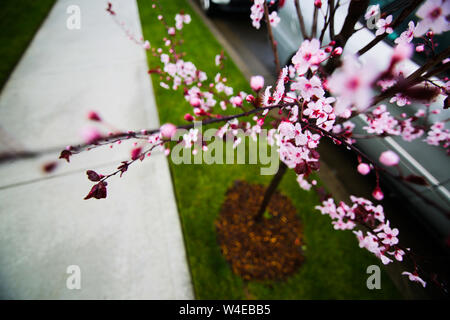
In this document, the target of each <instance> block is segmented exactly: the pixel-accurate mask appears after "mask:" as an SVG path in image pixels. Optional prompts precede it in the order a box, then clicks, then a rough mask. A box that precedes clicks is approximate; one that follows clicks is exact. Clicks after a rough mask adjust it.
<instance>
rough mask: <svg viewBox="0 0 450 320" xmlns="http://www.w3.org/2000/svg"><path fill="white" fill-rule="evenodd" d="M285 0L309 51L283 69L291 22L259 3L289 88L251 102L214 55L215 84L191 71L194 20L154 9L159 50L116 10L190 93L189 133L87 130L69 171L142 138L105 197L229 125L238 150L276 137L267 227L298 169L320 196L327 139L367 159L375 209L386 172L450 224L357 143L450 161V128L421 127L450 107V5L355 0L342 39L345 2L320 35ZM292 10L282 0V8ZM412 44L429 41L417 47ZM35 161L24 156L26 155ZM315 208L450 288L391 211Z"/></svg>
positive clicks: (167, 80) (326, 14)
mask: <svg viewBox="0 0 450 320" xmlns="http://www.w3.org/2000/svg"><path fill="white" fill-rule="evenodd" d="M286 1H294V3H295V8H296V13H297V17H298V20H299V26H300V30H299V36H300V37H301V38H302V39H303V42H302V43H301V45H300V47H299V48H298V51H297V52H296V54H295V55H294V56H293V57H292V59H291V64H289V65H287V66H284V67H281V66H280V61H279V58H278V55H277V43H276V41H275V40H274V37H273V33H272V28H276V27H277V25H278V23H279V22H280V17H279V16H278V14H277V11H272V12H270V7H271V5H273V4H274V1H265V0H254V3H253V6H252V7H251V12H250V18H251V23H252V25H253V26H254V27H255V28H257V29H259V28H260V26H261V23H263V22H265V23H266V25H267V32H268V37H269V39H270V43H271V46H272V50H273V52H274V61H275V65H276V68H277V72H278V79H277V81H276V83H274V84H266V83H265V81H264V78H263V77H261V76H258V75H255V76H253V77H252V78H251V80H250V86H251V89H252V92H250V93H245V92H236V90H235V89H234V88H232V87H229V86H228V85H227V82H226V77H224V76H223V75H222V74H221V72H222V71H221V70H222V69H223V59H224V54H223V52H222V53H218V55H217V56H216V57H215V64H216V66H217V69H218V73H217V74H216V75H207V74H206V73H205V72H204V71H202V70H201V69H199V68H198V67H197V66H196V65H194V64H193V63H192V62H190V61H189V57H185V56H183V55H182V54H181V50H180V48H179V46H180V45H181V44H180V43H181V42H180V40H181V36H182V35H181V30H183V29H184V27H185V26H186V25H188V24H189V23H190V22H191V18H190V16H189V15H187V14H185V13H184V12H183V11H180V13H179V14H177V15H176V16H175V17H165V16H163V15H162V12H163V10H162V8H161V5H160V3H159V1H153V5H152V6H153V8H154V10H159V12H160V15H159V16H158V19H159V20H160V22H161V23H162V24H163V25H164V26H165V28H166V31H167V36H166V37H165V39H164V42H165V47H164V48H152V47H151V45H150V42H149V41H146V40H144V39H139V37H136V36H134V35H133V34H131V33H130V32H129V31H128V30H127V29H126V26H125V25H124V24H123V23H122V22H121V21H120V18H119V13H117V12H115V11H114V10H113V8H112V6H111V4H108V7H107V12H108V13H109V14H110V15H111V17H112V18H113V19H114V20H115V21H116V22H117V23H118V25H119V26H121V28H123V30H124V32H126V34H127V35H128V36H129V37H130V39H131V40H132V41H134V42H135V43H137V44H138V45H140V46H142V47H143V48H144V49H145V50H148V51H149V52H150V53H151V54H153V55H154V56H156V57H158V58H159V61H160V63H159V65H154V66H150V70H149V73H150V74H158V75H160V76H161V78H162V79H163V80H162V81H161V82H160V86H161V87H163V88H165V89H167V90H173V91H177V92H180V94H181V95H182V96H184V98H185V99H186V101H187V102H188V103H189V104H190V106H191V107H190V108H189V109H188V110H186V114H185V116H184V120H185V121H186V122H185V123H181V124H170V123H166V124H163V125H162V126H161V127H160V128H153V129H144V130H138V131H127V132H111V133H110V134H108V135H106V136H104V135H102V134H101V133H100V132H99V131H97V130H94V129H87V130H85V131H84V132H83V137H84V143H82V144H79V145H73V146H67V147H66V148H65V150H63V151H62V152H61V155H60V158H61V159H65V160H67V162H69V161H70V158H71V157H72V156H74V155H76V154H78V153H81V152H84V151H86V150H90V149H93V148H98V147H100V146H104V145H110V146H112V145H115V144H120V143H121V142H122V141H124V140H133V141H135V142H134V146H135V147H134V148H133V150H132V151H131V154H130V158H129V160H126V161H123V162H122V163H120V165H119V166H118V168H117V170H116V171H114V172H111V173H109V174H99V173H97V172H94V171H92V170H89V171H87V177H88V179H89V180H91V181H92V182H94V185H93V187H92V189H91V190H90V191H89V192H88V194H87V196H86V197H85V199H91V198H95V199H102V198H106V196H107V180H109V179H110V178H111V177H113V176H116V175H120V176H122V175H123V174H124V173H125V172H126V171H127V170H128V169H129V168H130V167H131V166H132V165H134V164H136V163H138V162H139V161H143V160H144V159H146V158H147V157H149V156H150V157H151V153H152V152H153V151H154V150H161V151H163V152H164V153H165V154H166V155H169V154H170V152H171V150H172V149H173V147H174V145H179V146H182V147H184V148H186V149H189V150H191V152H192V153H193V154H196V153H197V152H199V151H207V150H208V144H207V142H205V141H203V140H202V137H201V132H200V131H199V130H198V129H197V128H196V127H195V124H194V122H199V123H201V125H202V126H208V125H211V124H220V127H219V128H218V129H217V132H216V136H217V137H220V138H225V137H228V138H230V137H231V138H232V139H233V141H234V146H235V147H236V146H237V145H239V144H240V143H241V140H240V138H238V137H237V129H241V130H242V131H244V132H245V134H246V135H248V136H251V137H257V136H258V135H259V134H260V132H261V131H262V130H263V129H266V130H268V143H269V144H271V145H272V146H273V147H274V148H275V149H276V150H277V152H278V154H279V160H280V166H279V170H278V172H277V173H276V174H275V175H274V177H273V179H272V181H271V183H270V185H269V186H268V188H267V189H266V192H265V195H264V199H263V202H262V204H261V207H260V210H259V214H258V215H257V217H256V219H257V220H258V219H261V217H262V216H263V214H264V212H265V209H266V207H267V205H268V203H269V201H270V198H271V195H272V194H273V192H274V191H275V190H276V189H277V186H278V184H279V182H280V181H281V179H282V177H283V175H284V173H285V172H286V171H287V170H288V169H292V170H294V171H295V173H296V175H297V181H298V183H299V187H300V188H302V189H305V190H310V189H316V190H318V188H317V186H316V184H317V182H316V181H315V180H314V179H313V178H311V173H313V172H315V171H317V170H319V168H320V165H319V160H320V154H319V152H318V151H317V147H318V145H319V144H320V142H321V141H322V139H329V140H331V141H332V142H334V143H335V144H336V145H339V146H342V147H343V148H346V149H349V150H351V151H352V152H353V153H354V154H355V157H357V159H358V162H359V164H358V166H357V168H355V169H356V170H357V171H358V172H359V173H360V174H362V175H367V174H369V173H370V172H374V173H375V176H376V180H375V181H374V189H373V193H372V196H373V198H374V199H375V200H377V201H380V200H382V199H383V197H384V194H383V191H382V189H381V186H380V176H381V173H383V174H384V175H388V176H391V177H392V178H395V179H397V180H398V181H401V182H402V183H403V184H404V186H405V187H406V188H408V189H409V190H411V191H412V192H414V193H415V194H416V195H417V196H418V197H421V198H422V199H423V200H424V201H426V202H427V203H428V204H429V205H431V206H434V207H435V208H436V209H438V210H439V211H440V212H442V214H444V215H446V216H447V217H449V212H448V210H447V209H445V208H442V207H441V206H440V205H439V204H438V203H435V202H433V201H432V200H431V199H428V198H427V197H426V195H423V194H421V193H419V192H418V191H416V189H415V188H413V187H412V184H419V185H425V184H427V181H426V179H425V178H424V177H421V176H412V175H410V176H404V175H403V174H402V172H401V171H400V169H399V167H398V163H399V161H400V159H399V156H398V155H397V154H396V153H395V152H394V151H392V150H386V151H384V152H382V153H381V154H380V155H379V159H378V160H379V161H376V160H377V159H371V158H370V157H368V156H367V155H366V154H365V153H364V152H363V151H361V150H360V149H359V148H358V147H357V146H355V143H356V142H357V141H358V140H359V139H364V138H375V137H387V136H399V137H401V138H402V139H403V140H405V141H408V142H411V143H414V142H415V141H425V142H426V143H428V144H430V145H432V146H435V147H436V148H444V149H445V150H446V151H447V153H450V131H449V129H447V128H446V121H445V122H435V123H432V124H430V125H426V124H425V125H424V123H428V122H426V121H422V120H425V119H426V120H428V116H429V114H430V113H438V112H441V111H444V109H447V108H448V97H447V96H448V92H449V90H450V87H449V81H448V78H446V77H441V78H439V76H441V75H442V74H443V73H444V72H445V71H447V70H448V68H449V66H450V63H449V61H450V59H449V55H450V48H440V47H439V46H438V45H437V44H436V43H435V41H434V37H435V35H437V34H441V33H444V32H446V31H448V30H450V24H449V21H448V16H449V14H450V1H449V0H426V1H420V0H411V1H402V4H403V5H402V6H400V5H393V6H388V7H387V8H380V6H379V5H374V6H370V7H369V1H368V0H359V1H356V0H351V1H350V3H349V6H348V12H347V16H346V18H345V20H344V23H343V26H342V28H341V30H340V31H339V32H337V30H336V28H335V23H334V21H335V15H336V11H337V9H338V7H339V6H341V5H342V4H341V1H336V0H328V1H323V2H322V1H320V0H317V1H314V6H315V9H314V16H313V24H312V26H311V30H310V32H308V31H309V30H307V27H306V25H305V21H304V17H303V13H302V10H301V6H300V4H299V2H298V1H295V0H286ZM284 2H285V1H279V5H282V4H283V3H284ZM394 2H395V1H394ZM414 12H416V15H417V16H418V17H419V18H420V21H419V22H418V23H417V24H416V23H415V22H413V21H410V22H409V23H408V28H407V29H406V30H399V26H400V25H401V23H402V22H407V21H406V19H407V18H408V17H409V16H410V14H412V13H414ZM319 15H321V16H322V17H323V20H324V26H323V28H322V30H318V29H319V27H318V23H317V20H318V16H319ZM374 17H375V18H376V17H379V19H378V20H377V21H376V23H375V27H376V30H374V31H375V37H374V39H373V40H372V41H371V42H370V43H368V44H363V46H362V47H361V49H360V50H359V51H358V52H357V53H356V54H350V53H346V50H345V46H346V43H347V41H348V40H349V39H350V37H351V36H352V35H353V34H354V33H355V28H356V25H357V22H358V21H360V19H365V20H367V21H369V20H370V19H373V18H374ZM394 31H396V32H398V34H400V36H399V37H397V39H395V49H394V50H393V53H392V56H391V57H390V63H389V65H388V66H387V68H386V69H384V70H377V69H375V68H374V67H373V66H372V65H370V64H368V63H365V64H364V63H362V62H361V60H360V59H359V56H361V55H363V54H364V53H366V52H367V51H369V50H371V49H372V48H373V47H374V46H375V45H376V44H377V43H379V42H380V41H383V40H384V39H385V38H386V37H387V36H388V35H389V34H391V33H393V32H394ZM326 32H328V33H329V35H330V36H329V38H330V39H331V41H329V42H328V43H325V41H324V38H325V33H326ZM413 39H419V40H420V41H421V42H420V43H419V44H413V42H412V41H413ZM414 51H418V52H420V51H427V52H428V59H427V60H426V61H425V62H424V63H423V64H422V65H421V66H420V67H419V68H418V69H417V70H416V71H414V72H413V73H411V74H406V73H405V71H404V70H403V67H402V62H404V61H406V60H407V59H409V58H411V56H412V54H413V53H414ZM219 71H220V72H219ZM442 98H443V101H444V105H443V106H442V109H441V110H439V109H435V110H431V109H430V103H431V102H433V101H435V100H436V99H442ZM388 102H390V103H392V104H396V105H397V107H398V108H405V109H406V108H408V105H410V104H411V102H415V103H421V104H422V105H423V107H422V108H421V109H420V110H419V111H417V112H416V113H415V114H414V115H408V114H407V113H406V112H405V113H403V114H402V115H401V116H395V115H393V114H391V113H390V112H389V111H388V109H387V107H386V103H388ZM230 108H231V109H233V110H235V111H234V113H233V114H232V115H223V111H224V110H227V109H230ZM360 115H361V116H363V117H364V118H365V119H366V121H367V125H366V126H365V127H364V128H363V129H364V130H365V131H366V136H364V137H363V136H358V135H356V134H354V133H353V129H354V128H355V125H354V123H353V122H352V119H353V118H354V117H356V116H360ZM87 116H88V119H90V120H91V121H95V122H100V123H104V120H103V118H102V117H101V116H100V115H99V114H97V113H96V112H94V111H92V112H90V113H89V114H88V115H87ZM249 118H250V120H249ZM181 129H184V130H186V133H185V134H184V135H182V137H181V138H180V139H174V137H175V136H176V133H177V131H179V130H181ZM173 140H175V141H173ZM33 155H34V154H32V153H29V154H27V153H24V154H23V155H22V156H33ZM15 156H18V155H17V154H16V155H15ZM379 163H381V165H380V164H379ZM392 169H393V170H392ZM318 191H319V190H318ZM316 209H317V210H318V212H320V213H321V214H325V215H328V216H329V217H330V218H331V223H332V225H333V227H334V229H336V230H352V231H353V233H354V234H355V236H356V238H357V241H358V242H359V246H360V247H361V248H364V249H366V250H368V251H369V252H371V253H373V254H374V255H375V256H376V257H377V258H379V259H380V260H381V262H382V263H383V264H390V263H393V262H394V261H397V262H402V261H404V260H405V258H408V259H410V260H411V261H412V262H413V264H414V269H413V270H411V272H408V271H405V272H403V275H405V276H408V278H409V279H410V280H411V281H416V282H418V283H420V284H421V285H422V286H423V287H425V286H426V285H428V283H430V282H432V283H434V284H435V285H437V286H438V287H440V288H442V289H443V290H444V291H446V290H447V289H446V286H445V284H444V283H443V282H442V280H440V278H439V277H438V276H436V275H433V274H432V272H430V271H428V270H424V269H422V268H421V266H420V259H419V257H418V256H417V255H416V254H415V253H414V251H413V250H412V249H410V248H405V247H403V246H402V245H401V242H400V238H399V230H398V229H397V228H395V227H394V226H392V225H391V224H390V222H389V220H387V219H386V218H385V215H384V211H383V206H382V205H381V204H375V203H373V202H372V201H370V200H369V199H364V198H361V197H358V196H351V198H350V199H349V202H348V203H345V202H342V201H341V202H339V203H336V201H335V200H334V199H333V198H332V197H328V196H322V202H321V204H320V205H318V206H317V207H316Z"/></svg>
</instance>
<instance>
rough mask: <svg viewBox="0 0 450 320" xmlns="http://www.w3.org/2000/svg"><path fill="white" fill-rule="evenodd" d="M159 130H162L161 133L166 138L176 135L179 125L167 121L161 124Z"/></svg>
mask: <svg viewBox="0 0 450 320" xmlns="http://www.w3.org/2000/svg"><path fill="white" fill-rule="evenodd" d="M159 131H160V132H161V135H162V136H163V137H164V138H169V139H170V138H172V137H173V136H174V135H175V133H176V132H177V127H176V126H175V125H173V124H171V123H166V124H163V125H162V126H161V128H160V129H159Z"/></svg>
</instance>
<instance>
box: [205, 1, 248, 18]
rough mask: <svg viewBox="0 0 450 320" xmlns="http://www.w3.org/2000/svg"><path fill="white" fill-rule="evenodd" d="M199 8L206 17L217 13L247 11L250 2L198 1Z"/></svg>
mask: <svg viewBox="0 0 450 320" xmlns="http://www.w3.org/2000/svg"><path fill="white" fill-rule="evenodd" d="M199 2H200V6H201V8H202V9H203V11H205V13H206V14H207V15H213V14H214V13H216V12H218V11H249V10H250V7H251V6H252V4H253V1H252V0H199Z"/></svg>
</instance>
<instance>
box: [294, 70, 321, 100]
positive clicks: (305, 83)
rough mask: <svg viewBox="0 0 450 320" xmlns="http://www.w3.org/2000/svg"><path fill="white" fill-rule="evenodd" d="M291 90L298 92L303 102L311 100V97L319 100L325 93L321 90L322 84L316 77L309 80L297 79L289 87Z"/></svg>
mask: <svg viewBox="0 0 450 320" xmlns="http://www.w3.org/2000/svg"><path fill="white" fill-rule="evenodd" d="M291 89H292V90H298V91H300V94H301V96H302V98H303V99H304V100H305V101H309V100H311V97H313V96H316V97H317V98H321V97H323V95H324V94H325V91H324V90H323V89H322V82H321V81H320V79H319V77H317V76H312V77H311V79H306V78H305V77H299V78H298V79H297V80H296V81H295V82H294V83H293V84H292V85H291Z"/></svg>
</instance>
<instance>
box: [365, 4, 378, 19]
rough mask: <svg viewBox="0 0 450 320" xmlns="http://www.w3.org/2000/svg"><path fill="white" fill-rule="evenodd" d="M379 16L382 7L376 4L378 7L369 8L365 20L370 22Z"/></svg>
mask: <svg viewBox="0 0 450 320" xmlns="http://www.w3.org/2000/svg"><path fill="white" fill-rule="evenodd" d="M379 14H380V5H379V4H376V5H373V6H370V7H369V8H367V11H366V14H365V15H364V18H365V19H366V20H369V19H370V18H372V17H374V16H377V15H379Z"/></svg>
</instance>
